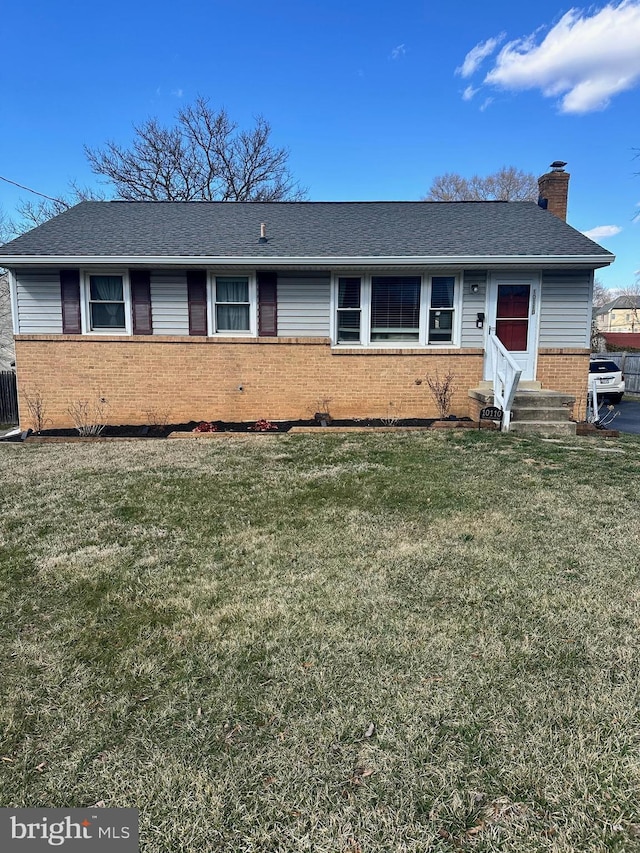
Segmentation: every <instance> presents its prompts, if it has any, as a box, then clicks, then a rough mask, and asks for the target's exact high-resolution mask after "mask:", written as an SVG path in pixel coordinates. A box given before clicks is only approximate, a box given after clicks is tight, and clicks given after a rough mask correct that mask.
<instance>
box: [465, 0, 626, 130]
mask: <svg viewBox="0 0 640 853" xmlns="http://www.w3.org/2000/svg"><path fill="white" fill-rule="evenodd" d="M465 61H466V60H465ZM484 82H485V83H490V84H493V85H496V86H501V87H503V88H505V89H512V90H523V89H540V90H541V91H542V93H543V95H544V96H545V97H557V96H559V95H560V96H562V98H561V101H560V110H561V112H563V113H588V112H593V111H594V110H602V109H604V108H605V107H607V106H608V104H609V102H610V100H611V98H612V97H613V96H614V95H617V94H619V93H620V92H624V91H626V90H628V89H632V88H633V87H634V86H636V85H638V83H640V0H622V2H621V3H618V4H616V3H610V4H608V5H607V6H604V7H603V8H601V9H600V10H599V11H595V12H593V13H592V14H589V12H585V11H582V10H579V9H570V10H569V11H568V12H567V13H566V14H565V15H563V17H562V18H561V19H560V20H559V21H558V23H557V24H556V25H555V26H554V27H552V28H551V29H550V30H549V31H548V32H547V34H546V36H545V37H544V39H543V40H542V41H541V42H540V43H539V44H538V43H537V34H536V33H534V34H533V35H531V36H528V37H526V38H522V39H517V40H516V41H511V42H509V43H508V44H506V45H505V46H504V47H503V48H502V50H501V51H500V53H499V54H498V56H497V58H496V62H495V65H494V67H493V69H492V70H491V71H490V72H489V73H488V74H487V75H486V77H485V80H484Z"/></svg>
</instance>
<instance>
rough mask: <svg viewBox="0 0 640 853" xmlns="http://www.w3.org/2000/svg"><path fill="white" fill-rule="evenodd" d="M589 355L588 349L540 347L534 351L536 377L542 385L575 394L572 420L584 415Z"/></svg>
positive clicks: (577, 419)
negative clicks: (536, 356)
mask: <svg viewBox="0 0 640 853" xmlns="http://www.w3.org/2000/svg"><path fill="white" fill-rule="evenodd" d="M590 355H591V353H590V351H589V350H588V349H541V350H540V352H539V353H538V373H537V379H538V381H539V382H541V383H542V387H543V388H548V389H549V390H550V391H562V392H563V393H564V394H572V395H573V396H574V397H575V398H576V402H575V404H574V406H573V409H572V415H571V417H572V418H573V420H574V421H583V420H585V418H586V416H587V383H588V381H589V357H590Z"/></svg>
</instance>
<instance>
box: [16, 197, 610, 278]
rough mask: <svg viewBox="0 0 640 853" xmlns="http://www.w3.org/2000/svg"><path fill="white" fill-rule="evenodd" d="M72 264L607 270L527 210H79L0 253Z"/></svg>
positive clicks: (369, 206) (288, 206) (251, 206)
mask: <svg viewBox="0 0 640 853" xmlns="http://www.w3.org/2000/svg"><path fill="white" fill-rule="evenodd" d="M263 222H264V223H265V225H266V236H267V240H266V242H260V239H259V238H260V224H261V223H263ZM75 257H77V258H82V259H84V260H86V259H88V258H104V259H105V260H107V259H109V258H127V259H131V258H140V259H141V260H142V259H145V258H172V259H178V258H189V259H194V258H202V259H203V260H204V259H210V258H215V259H220V258H229V259H230V260H233V259H243V260H247V259H255V260H256V262H260V261H267V260H269V259H271V258H273V259H276V258H277V259H282V258H299V259H301V260H303V259H314V260H317V259H324V258H326V259H332V260H334V259H339V258H350V259H354V258H372V259H376V258H380V259H384V258H394V259H398V258H406V259H410V258H416V259H418V258H420V259H428V258H438V259H443V258H448V259H449V258H450V259H455V258H473V257H478V258H492V257H496V258H503V259H504V258H513V259H514V261H517V259H518V258H521V259H522V258H525V257H529V258H530V257H541V258H549V259H552V258H565V259H566V258H568V257H571V258H578V257H579V258H581V259H584V258H588V259H591V258H592V259H593V264H594V265H597V266H604V265H606V264H609V263H611V261H612V260H613V255H611V253H610V252H607V250H606V249H603V248H602V246H599V245H598V244H597V243H594V242H593V241H592V240H589V239H588V238H587V237H585V236H584V235H583V234H581V233H580V232H579V231H576V230H575V229H574V228H572V227H571V226H569V225H567V224H566V223H565V222H563V221H562V220H560V219H558V218H557V217H556V216H554V215H553V214H551V213H549V212H548V211H545V210H542V209H541V208H540V207H538V206H537V205H536V204H534V203H532V202H394V201H383V202H271V203H260V202H123V201H109V202H99V201H85V202H82V203H81V204H78V205H77V206H75V207H73V208H71V209H70V210H68V211H66V212H65V213H62V214H61V215H60V216H57V217H55V218H54V219H51V220H49V221H48V222H45V223H44V225H41V226H40V227H39V228H35V229H34V230H33V231H30V232H28V233H27V234H24V235H23V236H21V237H18V238H17V239H16V240H13V241H12V242H10V243H7V244H6V245H5V246H2V247H0V262H2V263H4V264H6V265H8V266H11V264H12V263H24V262H25V261H26V260H27V259H34V260H35V259H37V258H42V259H43V258H53V259H55V258H61V259H63V258H64V259H72V258H75ZM67 262H68V261H67Z"/></svg>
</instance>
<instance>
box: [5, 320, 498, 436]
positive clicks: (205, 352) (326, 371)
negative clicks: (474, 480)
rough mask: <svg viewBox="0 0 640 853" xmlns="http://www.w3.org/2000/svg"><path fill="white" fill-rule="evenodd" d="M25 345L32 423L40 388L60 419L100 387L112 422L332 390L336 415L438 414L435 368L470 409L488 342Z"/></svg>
mask: <svg viewBox="0 0 640 853" xmlns="http://www.w3.org/2000/svg"><path fill="white" fill-rule="evenodd" d="M16 350H17V358H16V363H17V372H18V389H19V396H20V417H21V425H22V426H23V428H26V427H28V426H29V423H28V421H29V416H28V411H27V407H26V405H25V394H28V393H30V392H33V391H34V390H35V389H39V390H40V391H41V393H42V396H43V399H44V402H45V405H46V409H47V411H46V415H47V417H49V418H50V419H51V421H52V423H51V426H53V427H71V426H73V422H72V420H71V418H70V416H69V413H68V411H67V410H68V407H69V405H70V404H72V403H73V402H75V401H79V400H88V401H89V402H90V403H93V402H95V401H97V399H98V398H99V397H105V398H106V399H107V401H108V404H109V405H108V412H107V417H108V421H109V423H112V424H121V423H129V424H144V423H149V420H150V417H149V414H148V412H150V411H151V410H156V411H157V412H166V413H167V415H168V419H169V422H170V423H171V422H172V423H181V422H185V421H190V420H199V419H203V420H204V419H206V420H226V421H249V420H257V419H258V418H269V419H272V420H297V419H308V418H310V417H313V414H314V412H316V411H318V410H319V409H320V407H321V405H322V401H323V400H326V399H328V400H329V401H330V402H329V404H328V408H329V410H330V412H331V414H332V416H333V417H334V418H353V417H356V418H357V417H385V416H388V415H390V414H391V415H393V416H395V417H400V418H411V417H427V418H429V417H436V416H437V409H436V406H435V403H434V401H433V397H432V394H431V392H430V390H429V387H428V385H427V383H426V381H425V380H426V377H427V376H435V373H436V371H437V372H438V373H439V375H440V377H442V376H444V375H445V374H446V373H447V371H451V372H452V373H453V374H454V377H455V393H454V397H453V401H452V406H451V413H452V414H456V415H459V416H466V415H467V413H468V408H469V398H468V396H467V392H468V389H469V388H472V387H474V386H475V385H477V383H478V381H479V380H480V379H481V378H482V364H483V353H482V350H480V349H473V350H471V349H465V350H460V349H455V350H443V349H440V350H423V349H420V350H407V349H385V350H384V351H380V350H374V349H369V350H347V349H340V350H333V351H332V349H331V347H330V345H329V342H328V339H327V338H271V337H270V338H252V339H247V340H238V339H235V340H233V341H229V340H228V341H224V340H222V339H211V338H184V337H160V336H154V338H153V339H149V338H146V339H144V340H141V339H140V338H131V337H113V336H108V337H107V336H104V337H97V336H76V335H19V336H18V337H17V339H16ZM416 380H419V381H420V383H421V384H416ZM240 386H242V389H243V390H242V391H240V390H239V387H240ZM390 404H393V405H390Z"/></svg>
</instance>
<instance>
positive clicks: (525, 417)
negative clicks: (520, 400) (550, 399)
mask: <svg viewBox="0 0 640 853" xmlns="http://www.w3.org/2000/svg"><path fill="white" fill-rule="evenodd" d="M570 415H571V412H570V411H569V408H568V407H567V406H516V404H515V403H514V405H513V408H512V409H511V423H513V422H514V421H562V422H564V421H568V420H570Z"/></svg>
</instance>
